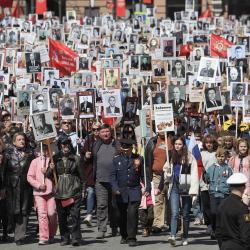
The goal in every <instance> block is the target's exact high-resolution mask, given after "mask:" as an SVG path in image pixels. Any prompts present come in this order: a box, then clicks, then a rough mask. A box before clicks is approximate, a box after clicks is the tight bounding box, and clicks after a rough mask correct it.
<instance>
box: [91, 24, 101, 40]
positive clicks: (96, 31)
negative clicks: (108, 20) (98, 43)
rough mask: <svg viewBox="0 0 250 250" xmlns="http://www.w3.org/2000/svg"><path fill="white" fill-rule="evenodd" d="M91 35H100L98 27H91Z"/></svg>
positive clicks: (95, 36) (96, 36)
mask: <svg viewBox="0 0 250 250" xmlns="http://www.w3.org/2000/svg"><path fill="white" fill-rule="evenodd" d="M92 37H93V38H100V37H101V30H100V27H97V26H95V27H93V28H92Z"/></svg>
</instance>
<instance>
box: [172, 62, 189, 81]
mask: <svg viewBox="0 0 250 250" xmlns="http://www.w3.org/2000/svg"><path fill="white" fill-rule="evenodd" d="M171 79H172V80H177V81H185V80H186V59H181V58H178V59H173V60H171Z"/></svg>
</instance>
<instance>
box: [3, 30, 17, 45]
mask: <svg viewBox="0 0 250 250" xmlns="http://www.w3.org/2000/svg"><path fill="white" fill-rule="evenodd" d="M19 43H20V32H19V31H18V30H17V29H8V30H7V31H6V47H8V48H17V47H19Z"/></svg>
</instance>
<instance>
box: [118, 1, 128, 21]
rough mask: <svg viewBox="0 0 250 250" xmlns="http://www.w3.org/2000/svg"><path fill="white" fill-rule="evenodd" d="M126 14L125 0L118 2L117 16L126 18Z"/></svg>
mask: <svg viewBox="0 0 250 250" xmlns="http://www.w3.org/2000/svg"><path fill="white" fill-rule="evenodd" d="M125 13H126V2H125V0H116V16H119V17H124V16H125Z"/></svg>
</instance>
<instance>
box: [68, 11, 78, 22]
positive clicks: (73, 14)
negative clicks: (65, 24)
mask: <svg viewBox="0 0 250 250" xmlns="http://www.w3.org/2000/svg"><path fill="white" fill-rule="evenodd" d="M66 18H67V21H72V20H76V12H75V11H74V10H69V11H67V12H66Z"/></svg>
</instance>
